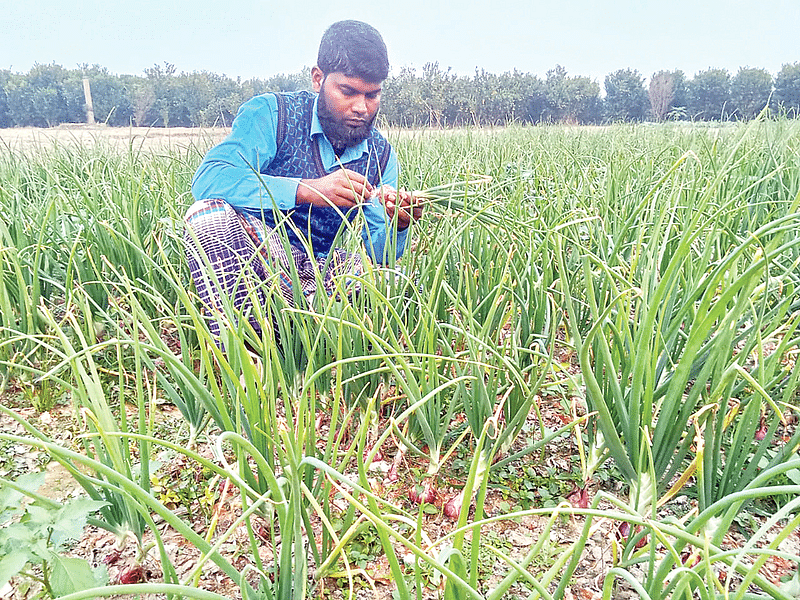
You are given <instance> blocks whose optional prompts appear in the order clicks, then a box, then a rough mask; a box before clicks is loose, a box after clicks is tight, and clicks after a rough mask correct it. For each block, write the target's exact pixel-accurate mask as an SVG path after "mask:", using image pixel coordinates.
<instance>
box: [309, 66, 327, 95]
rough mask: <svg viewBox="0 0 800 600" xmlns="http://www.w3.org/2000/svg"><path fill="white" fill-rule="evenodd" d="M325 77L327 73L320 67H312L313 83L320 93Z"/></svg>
mask: <svg viewBox="0 0 800 600" xmlns="http://www.w3.org/2000/svg"><path fill="white" fill-rule="evenodd" d="M324 79H325V73H323V72H322V69H320V68H319V67H312V68H311V85H312V86H313V89H314V91H315V92H317V93H319V91H320V90H321V89H322V81H323V80H324Z"/></svg>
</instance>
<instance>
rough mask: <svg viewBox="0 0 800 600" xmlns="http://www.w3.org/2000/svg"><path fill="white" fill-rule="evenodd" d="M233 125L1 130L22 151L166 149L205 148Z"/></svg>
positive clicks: (9, 144) (2, 139) (0, 137)
mask: <svg viewBox="0 0 800 600" xmlns="http://www.w3.org/2000/svg"><path fill="white" fill-rule="evenodd" d="M229 131H230V128H224V127H213V128H208V129H196V128H189V127H170V128H167V129H164V128H161V127H159V128H155V127H154V128H148V127H106V126H103V125H60V126H58V127H50V128H46V129H42V128H38V127H22V128H12V129H0V142H1V143H2V145H3V146H6V147H10V148H13V149H17V150H23V149H27V148H31V147H35V146H37V145H42V144H47V145H49V144H52V143H54V142H56V143H61V144H71V143H76V144H80V145H82V146H92V145H96V144H98V143H99V144H108V145H109V146H112V147H116V148H120V149H122V148H127V147H128V146H131V147H133V149H135V150H158V149H163V148H174V149H185V148H188V147H191V146H197V147H198V148H201V149H203V150H205V149H207V148H208V147H210V146H211V145H213V144H216V143H217V142H219V141H221V140H222V139H223V138H224V137H225V136H226V135H228V132H229Z"/></svg>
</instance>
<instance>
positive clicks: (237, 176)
mask: <svg viewBox="0 0 800 600" xmlns="http://www.w3.org/2000/svg"><path fill="white" fill-rule="evenodd" d="M388 73H389V60H388V56H387V52H386V46H385V45H384V43H383V39H382V38H381V36H380V34H379V33H378V32H377V31H376V30H375V29H374V28H372V27H371V26H369V25H367V24H366V23H361V22H359V21H341V22H338V23H334V24H333V25H331V26H330V27H329V28H328V29H327V31H325V33H324V35H323V37H322V41H321V43H320V47H319V55H318V58H317V65H316V66H315V67H314V68H313V69H312V71H311V78H312V85H313V90H314V93H311V92H305V91H304V92H293V93H267V94H263V95H261V96H256V97H255V98H252V99H251V100H249V101H248V102H246V103H245V104H243V105H242V107H241V108H240V109H239V113H238V114H237V116H236V118H235V119H234V121H233V125H232V128H231V133H230V135H229V136H228V137H227V138H226V139H225V140H224V141H223V142H222V143H220V144H219V145H217V146H215V147H214V148H212V149H211V150H210V151H209V152H208V154H207V155H206V156H205V158H204V159H203V162H202V163H201V165H200V167H199V168H198V170H197V173H196V174H195V176H194V179H193V180H192V194H193V196H194V198H195V202H194V204H193V205H192V206H191V207H190V209H189V211H188V212H187V214H186V226H187V229H186V236H185V241H186V246H187V253H188V259H189V267H190V270H191V274H192V278H193V280H194V282H195V285H196V287H197V290H198V293H199V295H200V298H201V300H202V301H203V303H204V306H205V308H206V310H207V311H209V312H211V313H216V314H217V315H219V314H221V311H222V309H221V303H220V297H222V295H225V296H227V297H229V298H231V299H232V300H233V303H234V306H235V307H237V308H238V309H240V310H242V311H244V312H247V310H248V307H251V306H252V304H253V303H260V305H261V306H264V304H265V294H266V293H267V291H266V290H265V289H264V287H263V286H259V285H255V286H254V285H253V277H255V279H256V280H258V279H260V280H261V281H262V282H267V281H270V282H272V283H274V284H275V285H279V286H280V291H281V293H282V294H283V296H284V297H285V298H286V300H287V301H288V302H290V303H291V302H292V301H293V298H294V294H295V293H296V292H299V293H301V294H302V295H304V296H307V297H308V296H310V295H312V294H315V293H317V292H320V291H324V292H325V293H328V294H330V293H332V291H333V289H334V287H335V282H334V278H336V277H337V276H338V275H347V274H351V275H355V276H357V275H359V274H361V272H362V271H363V268H364V265H363V264H362V261H361V255H360V254H351V253H347V252H345V251H344V250H342V249H341V248H334V247H333V244H334V239H335V237H336V235H337V233H338V232H339V230H340V228H342V226H343V224H345V225H347V223H345V221H348V222H352V221H353V220H354V219H355V217H356V215H357V214H358V213H359V210H361V211H363V214H364V217H365V218H364V222H365V226H364V228H363V231H361V237H362V240H363V243H364V246H365V248H366V251H367V255H368V256H369V257H370V258H371V260H373V261H375V262H376V263H380V264H384V263H385V262H386V261H387V260H388V259H389V257H388V256H387V252H388V251H389V248H394V249H395V253H396V258H399V257H400V256H401V255H402V253H403V251H404V249H405V243H406V237H407V233H408V226H409V224H410V222H411V221H412V220H414V219H418V218H419V217H420V216H421V211H422V207H421V204H420V203H419V202H417V201H416V199H415V198H414V196H413V195H412V194H411V193H409V192H407V191H404V190H397V180H398V175H399V165H398V162H397V156H396V154H395V152H394V150H393V149H392V147H391V145H390V144H389V142H387V141H386V139H385V138H384V137H383V136H382V135H381V134H380V133H378V132H377V131H376V130H375V128H374V122H375V118H376V116H377V114H378V109H379V107H380V102H381V86H382V83H383V81H384V80H385V79H386V77H387V75H388ZM276 219H277V220H279V221H281V222H283V223H284V225H285V231H286V235H287V237H288V240H289V242H290V247H289V252H287V249H286V247H285V246H284V244H283V242H282V238H281V236H280V235H279V234H278V231H276V226H277V225H278V224H279V223H276ZM292 265H293V266H294V268H295V269H296V272H297V276H298V280H299V285H300V287H301V289H300V290H295V289H294V287H296V284H297V280H294V282H293V278H292V276H291V269H292ZM244 271H246V276H243V272H244ZM256 283H258V282H257V281H256ZM320 284H321V285H322V287H323V288H324V290H319V289H318V287H320ZM250 322H251V324H252V325H253V327H254V328H255V329H256V332H257V333H258V332H260V325H259V323H258V322H257V321H256V320H255V319H253V318H251V319H250ZM210 328H211V331H212V333H214V334H215V335H217V334H218V333H219V324H218V322H217V319H214V318H212V319H211V321H210Z"/></svg>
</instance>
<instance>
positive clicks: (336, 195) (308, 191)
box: [297, 169, 372, 209]
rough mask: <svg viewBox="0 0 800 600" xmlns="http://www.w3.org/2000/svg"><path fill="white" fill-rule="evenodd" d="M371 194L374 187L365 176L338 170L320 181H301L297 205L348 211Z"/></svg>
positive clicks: (347, 170)
mask: <svg viewBox="0 0 800 600" xmlns="http://www.w3.org/2000/svg"><path fill="white" fill-rule="evenodd" d="M371 194H372V185H371V184H370V182H369V181H367V179H366V178H365V177H364V176H363V175H361V174H359V173H356V172H355V171H351V170H349V169H337V170H336V171H334V172H333V173H331V174H329V175H326V176H325V177H320V178H319V179H301V180H300V185H299V186H297V204H298V205H300V204H313V205H314V206H331V205H333V206H338V207H340V208H342V209H348V208H352V207H353V206H355V205H356V204H359V203H362V202H363V201H364V200H365V199H366V198H369V196H370V195H371Z"/></svg>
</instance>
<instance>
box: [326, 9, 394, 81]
mask: <svg viewBox="0 0 800 600" xmlns="http://www.w3.org/2000/svg"><path fill="white" fill-rule="evenodd" d="M317 66H318V67H319V68H320V69H322V72H323V73H325V74H326V75H328V74H330V73H343V74H345V75H347V76H348V77H358V78H359V79H363V80H364V81H369V82H370V83H377V82H381V81H383V80H384V79H386V77H387V76H388V75H389V57H388V54H387V52H386V44H384V43H383V38H382V37H381V34H380V33H378V31H377V30H376V29H375V28H374V27H372V26H371V25H367V24H366V23H362V22H361V21H339V22H337V23H334V24H333V25H331V26H330V27H328V29H327V30H326V31H325V33H324V34H323V35H322V41H321V42H320V44H319V55H318V56H317Z"/></svg>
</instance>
